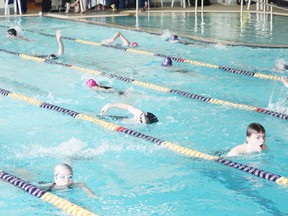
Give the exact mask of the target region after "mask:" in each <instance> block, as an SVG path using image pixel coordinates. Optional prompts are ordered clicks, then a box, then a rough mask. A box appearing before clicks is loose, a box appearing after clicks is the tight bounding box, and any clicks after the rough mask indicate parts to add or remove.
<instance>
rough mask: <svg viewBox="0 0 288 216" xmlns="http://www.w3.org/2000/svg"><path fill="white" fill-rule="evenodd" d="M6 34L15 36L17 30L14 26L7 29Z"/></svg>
mask: <svg viewBox="0 0 288 216" xmlns="http://www.w3.org/2000/svg"><path fill="white" fill-rule="evenodd" d="M7 36H10V37H12V36H15V37H16V36H17V31H16V30H15V29H14V28H11V29H8V31H7Z"/></svg>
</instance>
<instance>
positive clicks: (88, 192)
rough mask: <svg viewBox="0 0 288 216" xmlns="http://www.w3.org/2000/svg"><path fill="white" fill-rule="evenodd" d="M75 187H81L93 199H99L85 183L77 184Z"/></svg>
mask: <svg viewBox="0 0 288 216" xmlns="http://www.w3.org/2000/svg"><path fill="white" fill-rule="evenodd" d="M73 186H74V187H80V188H81V189H82V190H83V191H84V192H85V193H86V194H87V195H88V196H89V197H91V198H98V196H97V195H95V194H94V192H93V191H92V190H91V189H90V188H88V187H87V185H86V184H85V183H75V184H74V185H73Z"/></svg>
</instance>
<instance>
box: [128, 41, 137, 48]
mask: <svg viewBox="0 0 288 216" xmlns="http://www.w3.org/2000/svg"><path fill="white" fill-rule="evenodd" d="M129 46H131V47H138V46H139V45H138V43H137V42H135V41H133V42H132V43H130V44H129Z"/></svg>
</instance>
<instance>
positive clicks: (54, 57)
mask: <svg viewBox="0 0 288 216" xmlns="http://www.w3.org/2000/svg"><path fill="white" fill-rule="evenodd" d="M56 58H57V56H56V55H55V54H50V55H48V56H47V59H56Z"/></svg>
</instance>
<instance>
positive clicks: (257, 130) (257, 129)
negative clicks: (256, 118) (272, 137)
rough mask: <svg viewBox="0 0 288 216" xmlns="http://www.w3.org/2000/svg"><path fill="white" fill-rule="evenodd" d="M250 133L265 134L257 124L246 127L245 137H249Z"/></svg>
mask: <svg viewBox="0 0 288 216" xmlns="http://www.w3.org/2000/svg"><path fill="white" fill-rule="evenodd" d="M252 133H263V134H265V128H264V127H263V126H262V125H261V124H258V123H251V124H249V125H248V127H247V130H246V136H248V137H249V136H251V134H252Z"/></svg>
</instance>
